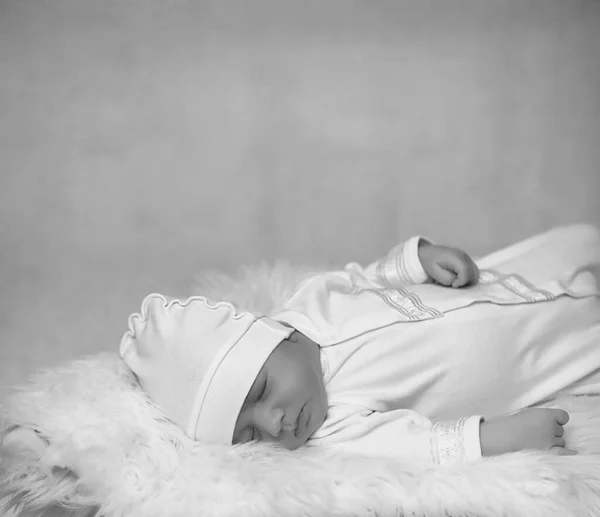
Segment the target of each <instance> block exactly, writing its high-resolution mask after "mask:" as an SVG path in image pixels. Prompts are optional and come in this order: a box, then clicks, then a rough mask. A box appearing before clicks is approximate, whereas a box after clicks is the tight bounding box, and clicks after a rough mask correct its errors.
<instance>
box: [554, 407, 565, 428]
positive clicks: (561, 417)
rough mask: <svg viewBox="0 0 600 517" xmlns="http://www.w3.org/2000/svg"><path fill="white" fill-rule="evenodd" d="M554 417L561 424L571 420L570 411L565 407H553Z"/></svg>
mask: <svg viewBox="0 0 600 517" xmlns="http://www.w3.org/2000/svg"><path fill="white" fill-rule="evenodd" d="M552 411H554V417H555V418H556V421H557V422H558V423H559V424H560V425H565V424H566V423H567V422H568V421H569V413H567V412H566V411H565V410H564V409H553V410H552Z"/></svg>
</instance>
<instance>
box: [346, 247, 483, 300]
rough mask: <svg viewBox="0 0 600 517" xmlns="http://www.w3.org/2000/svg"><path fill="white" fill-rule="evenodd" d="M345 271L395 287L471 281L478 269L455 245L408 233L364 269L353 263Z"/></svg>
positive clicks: (371, 282) (370, 282)
mask: <svg viewBox="0 0 600 517" xmlns="http://www.w3.org/2000/svg"><path fill="white" fill-rule="evenodd" d="M345 269H346V271H347V272H348V273H350V274H351V275H353V276H354V278H355V279H358V283H365V282H366V283H367V284H368V286H369V287H371V288H374V289H382V288H389V287H391V288H399V287H405V286H409V285H416V284H422V283H425V282H427V281H428V280H433V281H435V282H437V283H438V284H441V285H445V286H448V287H450V286H451V287H464V286H466V285H469V284H475V283H476V282H477V280H478V278H479V270H478V268H477V266H476V265H475V262H474V261H473V260H472V259H471V257H470V256H469V255H468V254H467V253H465V252H464V251H461V250H459V249H456V248H450V247H447V246H440V245H437V244H432V243H431V242H430V241H428V240H427V239H424V238H423V237H418V236H415V237H411V238H410V239H408V240H407V241H406V242H403V243H401V244H399V245H398V246H396V247H395V248H393V249H392V250H391V251H390V252H389V253H388V254H387V255H386V256H385V257H383V258H381V259H379V260H376V261H375V262H372V263H371V264H369V265H368V266H367V267H365V268H364V269H363V268H362V267H361V266H360V265H359V264H356V263H354V262H353V263H350V264H348V265H347V266H346V268H345Z"/></svg>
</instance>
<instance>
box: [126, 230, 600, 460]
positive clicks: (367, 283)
mask: <svg viewBox="0 0 600 517" xmlns="http://www.w3.org/2000/svg"><path fill="white" fill-rule="evenodd" d="M599 287H600V233H599V232H598V231H597V229H595V228H594V227H591V226H587V225H578V226H569V227H561V228H556V229H553V230H550V231H548V232H546V233H544V234H541V235H537V236H534V237H532V238H529V239H527V240H525V241H522V242H519V243H516V244H513V245H511V246H509V247H506V248H503V249H500V250H499V251H496V252H494V253H492V254H490V255H487V256H485V257H483V258H481V259H479V260H477V261H474V260H472V259H471V258H470V257H469V256H468V255H467V254H466V253H464V252H463V251H460V250H457V249H455V248H450V247H446V246H440V245H436V244H434V243H432V242H430V241H429V240H427V239H424V238H422V237H412V238H410V239H409V240H407V241H406V242H404V243H402V244H400V245H398V246H397V247H395V248H394V249H393V250H392V251H390V253H388V254H387V256H385V257H384V258H382V259H381V260H378V261H375V262H373V263H372V264H369V265H368V266H366V267H361V266H360V265H358V264H356V263H350V264H348V265H346V266H345V267H344V268H343V269H341V270H334V271H327V272H323V273H318V274H314V275H312V276H310V277H309V278H307V279H306V280H304V281H303V282H302V283H301V284H300V285H299V286H298V288H297V289H296V290H295V292H294V294H293V295H292V296H291V297H290V298H289V299H288V300H287V301H286V302H285V303H284V304H283V306H281V307H279V308H278V309H277V310H276V311H275V312H273V313H271V314H269V316H268V317H257V316H256V315H253V314H250V313H248V312H243V311H240V310H238V309H236V308H235V307H234V306H233V305H232V304H230V303H228V302H227V301H216V300H211V299H207V298H206V297H203V296H192V297H189V298H186V299H177V298H171V297H168V296H163V295H160V294H151V295H149V296H147V297H146V298H145V299H144V301H143V302H142V307H141V312H140V313H135V314H132V315H131V316H130V318H129V330H128V331H127V332H126V333H125V335H124V336H123V339H122V342H121V346H120V354H121V357H122V358H123V360H124V361H125V363H126V364H127V365H128V366H129V368H130V369H131V370H132V371H133V372H134V373H135V374H136V376H137V378H138V379H139V382H140V384H141V386H142V388H143V389H144V390H145V392H146V393H147V395H148V396H149V398H150V399H151V400H152V401H153V402H154V403H155V404H156V405H157V406H158V407H160V408H161V409H162V410H163V411H164V413H165V414H166V415H167V417H169V418H170V419H171V420H172V421H173V422H175V423H176V424H178V425H179V426H181V427H182V428H183V430H184V431H185V433H186V434H187V435H188V436H189V437H191V438H192V439H195V440H199V441H202V442H205V443H217V444H227V445H231V444H238V443H245V442H251V441H269V442H276V443H278V444H280V445H281V446H283V447H285V448H287V449H296V448H298V447H300V446H309V447H335V448H340V449H342V450H347V451H353V452H358V453H361V454H365V455H370V456H385V457H388V458H390V457H396V458H401V459H404V458H406V459H418V460H423V461H426V462H429V463H433V464H445V463H450V462H466V461H472V460H475V459H477V458H480V457H481V456H491V455H497V454H503V453H507V452H513V451H518V450H523V449H541V450H548V451H551V452H553V453H555V454H574V453H575V451H572V450H570V449H568V448H566V446H565V440H564V438H563V434H564V425H565V424H567V422H568V419H569V416H568V414H567V413H566V412H565V411H563V410H561V409H547V408H536V407H533V406H537V405H541V404H543V403H544V402H546V401H548V400H550V399H552V398H554V397H556V396H557V395H558V394H565V395H569V394H570V395H584V394H600V289H599Z"/></svg>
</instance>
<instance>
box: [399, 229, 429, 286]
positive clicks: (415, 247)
mask: <svg viewBox="0 0 600 517" xmlns="http://www.w3.org/2000/svg"><path fill="white" fill-rule="evenodd" d="M421 241H424V242H426V243H428V244H432V243H431V241H429V240H428V239H425V238H424V237H421V236H418V235H417V236H414V237H411V238H410V239H408V240H407V241H406V242H405V243H404V249H403V253H402V262H403V264H402V266H403V270H404V271H405V272H406V274H407V275H408V276H409V277H410V280H411V281H412V284H413V285H416V284H423V283H425V282H427V280H428V279H429V276H428V275H427V273H426V272H425V270H424V269H423V264H421V260H420V259H419V243H420V242H421Z"/></svg>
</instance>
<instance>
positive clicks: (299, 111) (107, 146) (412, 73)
mask: <svg viewBox="0 0 600 517" xmlns="http://www.w3.org/2000/svg"><path fill="white" fill-rule="evenodd" d="M0 70H1V75H0V347H1V348H0V385H2V387H0V396H3V395H4V394H5V393H6V392H7V390H6V388H4V386H7V385H11V384H14V383H16V382H19V381H21V380H22V379H23V378H24V376H25V375H27V374H28V373H29V372H31V371H32V370H33V369H34V368H37V367H39V366H43V365H46V364H50V363H54V362H56V361H59V360H63V359H67V358H70V357H75V356H78V355H82V354H87V353H92V352H97V351H101V350H116V347H117V345H118V342H119V339H120V336H121V334H122V332H123V331H124V328H125V326H126V318H127V315H128V314H129V312H131V311H133V310H137V308H138V305H139V302H140V300H141V298H142V297H143V295H145V294H146V293H148V292H150V291H153V290H161V291H165V292H173V293H179V294H184V293H186V292H188V291H189V290H190V287H191V285H192V282H193V277H194V274H195V273H197V272H199V271H201V270H203V269H206V268H218V269H222V270H225V271H231V270H233V269H234V268H235V267H236V266H239V265H241V264H251V263H256V262H258V261H260V260H263V259H267V260H271V259H275V258H288V259H290V260H292V261H294V262H298V263H313V264H339V263H342V262H344V261H349V260H358V261H362V262H364V261H367V260H369V259H372V258H374V257H376V256H378V255H379V254H381V253H383V252H385V251H387V249H389V248H390V247H392V246H393V245H394V243H396V242H397V241H398V240H399V239H403V238H406V237H408V236H410V235H412V234H414V233H422V234H426V235H428V236H430V237H431V238H433V239H435V240H437V241H439V242H443V243H447V244H452V245H456V246H461V247H463V248H465V249H467V250H468V251H470V252H471V253H473V254H475V255H477V254H481V253H485V252H487V251H490V250H491V249H493V248H494V247H497V246H501V245H504V244H507V243H508V242H510V241H514V240H516V239H519V238H522V237H525V236H527V235H530V234H532V233H534V232H537V231H541V230H544V229H546V228H549V227H551V226H553V225H556V224H563V223H569V222H575V221H590V222H594V223H596V224H600V204H599V202H598V198H599V196H600V96H599V94H598V92H599V91H600V2H597V1H594V0H528V1H523V0H487V1H484V0H419V1H418V2H417V1H415V0H410V1H408V0H385V1H383V0H373V1H369V2H366V1H348V0H344V1H338V0H329V1H327V2H325V1H322V0H319V1H316V0H310V1H303V2H297V1H284V0H254V1H252V2H247V1H241V0H240V1H228V0H213V1H206V0H198V1H191V0H189V1H183V0H181V1H180V0H145V1H135V0H119V1H116V0H52V1H50V0H2V1H1V2H0Z"/></svg>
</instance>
